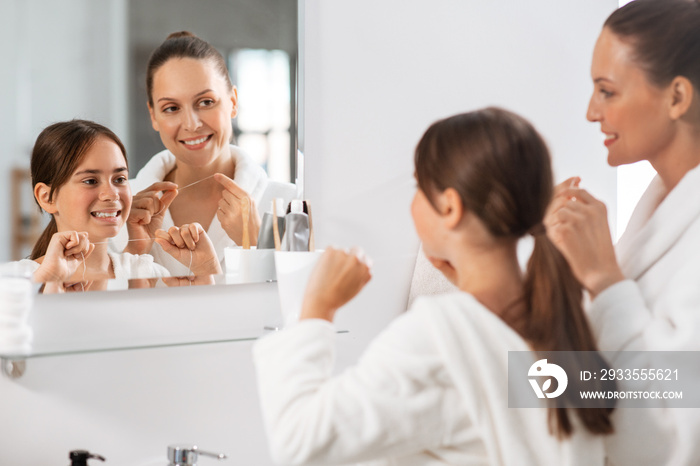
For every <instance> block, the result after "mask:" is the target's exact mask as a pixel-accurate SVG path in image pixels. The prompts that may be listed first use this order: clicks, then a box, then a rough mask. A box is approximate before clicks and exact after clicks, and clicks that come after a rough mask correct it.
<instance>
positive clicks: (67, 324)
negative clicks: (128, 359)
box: [0, 283, 347, 378]
mask: <svg viewBox="0 0 700 466" xmlns="http://www.w3.org/2000/svg"><path fill="white" fill-rule="evenodd" d="M281 321H282V316H281V312H280V301H279V295H278V292H277V284H276V283H254V284H244V285H215V286H197V287H183V288H161V289H141V290H125V291H106V292H101V291H100V292H89V293H66V294H62V295H39V296H36V297H35V300H34V306H33V309H32V312H31V318H30V322H29V324H30V326H31V328H32V330H33V332H34V338H33V344H32V346H31V349H30V350H29V351H23V352H22V351H18V352H12V351H2V348H1V347H0V359H2V370H3V372H4V373H5V375H8V376H10V377H14V378H16V377H18V376H21V375H22V373H23V370H24V367H26V364H27V361H29V360H31V359H37V358H49V357H57V356H71V355H79V354H91V353H105V352H114V351H131V350H147V349H154V348H166V347H176V346H192V345H204V344H220V343H230V342H243V341H252V340H256V339H258V338H260V337H262V336H264V335H267V334H269V333H270V332H271V331H274V329H275V328H276V327H277V324H278V323H279V322H281ZM339 333H347V331H344V330H343V331H340V332H339ZM8 366H9V367H8ZM8 369H9V370H8ZM8 372H9V373H8Z"/></svg>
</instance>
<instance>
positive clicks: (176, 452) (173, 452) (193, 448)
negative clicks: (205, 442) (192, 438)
mask: <svg viewBox="0 0 700 466" xmlns="http://www.w3.org/2000/svg"><path fill="white" fill-rule="evenodd" d="M199 455H203V456H209V457H212V458H216V459H218V460H223V459H226V455H225V454H223V453H211V452H208V451H202V450H200V449H199V448H198V447H197V445H169V446H168V461H170V466H196V465H197V458H198V456H199Z"/></svg>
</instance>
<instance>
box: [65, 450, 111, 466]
mask: <svg viewBox="0 0 700 466" xmlns="http://www.w3.org/2000/svg"><path fill="white" fill-rule="evenodd" d="M68 458H70V465H71V466H88V463H87V460H89V459H95V460H100V461H104V460H105V459H104V457H103V456H100V455H95V454H93V453H90V452H89V451H87V450H73V451H72V452H70V453H69V454H68Z"/></svg>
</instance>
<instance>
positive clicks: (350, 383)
mask: <svg viewBox="0 0 700 466" xmlns="http://www.w3.org/2000/svg"><path fill="white" fill-rule="evenodd" d="M334 337H335V329H334V327H333V326H332V324H330V323H328V322H326V321H324V320H314V319H312V320H305V321H302V322H299V323H298V324H296V325H294V326H292V327H290V328H288V329H286V330H283V331H281V332H279V333H277V334H273V335H270V336H267V337H265V338H263V339H261V340H260V341H258V342H257V343H256V344H255V346H254V348H253V354H254V359H255V364H256V367H257V373H258V384H259V390H260V402H261V407H262V411H263V415H264V419H265V423H266V428H267V431H268V437H269V441H270V448H271V451H272V456H273V458H274V460H275V461H276V462H279V463H281V464H314V465H332V464H348V463H353V462H368V461H373V462H372V463H369V464H377V465H379V464H382V465H398V464H400V465H421V466H430V465H444V464H453V465H557V466H561V465H575V464H580V465H599V464H603V441H602V438H601V437H600V436H594V435H591V434H589V433H588V432H587V431H586V430H585V429H583V428H582V427H580V425H578V422H577V419H575V418H574V419H573V421H574V425H575V426H576V427H575V432H574V435H573V436H572V437H571V438H570V439H569V440H567V441H563V442H559V441H557V440H556V438H555V437H554V436H552V435H550V434H549V432H548V428H547V411H546V408H530V409H515V408H508V379H507V376H508V367H507V365H508V351H509V350H510V351H527V350H528V346H527V344H526V343H525V341H524V340H523V339H522V338H520V336H518V335H517V334H516V333H515V332H514V331H513V330H512V329H511V328H510V327H508V326H507V325H506V324H505V323H504V322H503V321H502V320H501V319H499V318H498V317H497V316H496V315H494V314H493V313H492V312H490V311H489V310H488V309H486V308H485V307H484V306H482V305H481V304H480V303H479V302H478V301H476V299H474V298H473V297H472V296H471V295H469V294H467V293H463V292H456V293H451V294H446V295H442V296H437V297H422V298H418V299H417V300H416V301H415V303H414V305H413V307H412V308H411V310H409V311H408V312H407V313H406V314H403V315H401V316H400V317H398V318H397V319H395V320H394V321H393V323H392V324H391V325H390V326H389V327H388V328H387V329H386V330H385V331H384V332H382V334H380V335H379V336H378V337H377V338H376V339H375V340H374V341H373V342H372V344H371V345H370V346H369V347H368V349H367V351H366V352H365V354H364V355H363V356H362V358H361V359H360V361H359V363H358V364H357V366H355V367H352V368H350V369H348V370H346V371H345V372H343V373H342V374H341V375H339V376H336V377H331V372H332V370H333V358H334ZM534 361H535V359H534V357H533V362H534Z"/></svg>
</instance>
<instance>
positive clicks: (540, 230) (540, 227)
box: [527, 222, 547, 236]
mask: <svg viewBox="0 0 700 466" xmlns="http://www.w3.org/2000/svg"><path fill="white" fill-rule="evenodd" d="M527 232H528V233H529V234H531V235H532V236H540V235H544V234H547V229H546V228H545V226H544V223H542V222H540V223H538V224H537V225H535V226H533V227H532V228H530V229H529V230H527Z"/></svg>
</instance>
